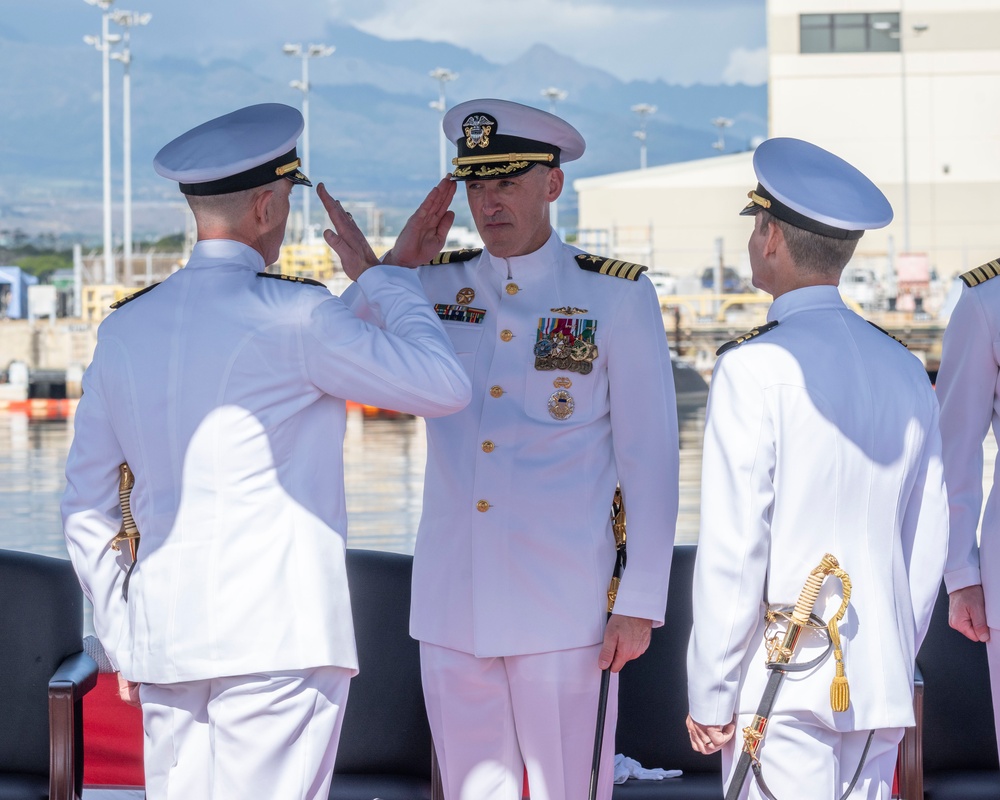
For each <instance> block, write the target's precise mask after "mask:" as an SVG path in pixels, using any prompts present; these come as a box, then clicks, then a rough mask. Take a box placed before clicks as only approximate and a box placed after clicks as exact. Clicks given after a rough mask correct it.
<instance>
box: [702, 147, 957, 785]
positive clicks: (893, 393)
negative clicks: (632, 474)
mask: <svg viewBox="0 0 1000 800" xmlns="http://www.w3.org/2000/svg"><path fill="white" fill-rule="evenodd" d="M765 144H766V143H765ZM763 146H764V145H762V147H763ZM817 149H818V148H817ZM823 152H825V151H823ZM771 154H776V155H779V156H782V158H780V161H781V162H783V164H788V163H792V162H793V161H794V158H793V157H787V158H785V157H784V156H785V153H783V152H782V151H781V150H776V151H773V152H772V153H771ZM764 155H765V156H766V155H767V153H765V154H764ZM826 155H827V156H829V155H830V154H826ZM824 158H825V157H824ZM755 166H758V165H757V164H756V162H755ZM781 168H782V169H784V168H786V167H785V166H782V167H781ZM823 171H825V170H823ZM758 176H759V177H761V179H762V183H763V182H764V177H763V176H762V175H761V172H760V171H759V170H758ZM779 182H780V181H779V180H775V181H774V183H775V184H777V183H779ZM774 188H775V192H774V194H777V193H778V192H777V187H774ZM830 191H831V193H833V192H835V191H836V189H835V188H831V190H830ZM876 191H877V190H876ZM760 193H761V187H760V186H758V190H757V200H755V202H759V198H760ZM751 196H752V197H753V196H754V195H751ZM776 205H777V203H772V208H773V207H774V206H776ZM775 215H776V216H777V214H775ZM883 224H884V223H883ZM869 227H874V226H869ZM768 321H769V323H776V324H773V325H770V326H768V327H765V328H761V329H755V331H753V332H751V333H752V335H750V336H748V337H747V338H746V339H745V340H743V339H741V340H737V342H740V343H739V344H738V346H732V347H730V348H728V349H727V348H723V349H722V350H720V353H721V354H720V357H719V359H718V361H717V362H716V366H715V371H714V374H713V377H712V382H711V388H710V392H709V399H708V408H707V413H706V422H705V440H704V449H703V472H702V502H701V531H700V535H699V546H698V557H697V563H696V568H695V578H694V602H693V607H694V627H693V631H692V637H691V642H690V647H689V651H688V695H689V702H690V713H691V716H692V717H693V718H694V720H696V721H697V722H699V723H701V724H703V725H725V724H727V723H729V722H730V721H732V720H733V719H734V715H736V716H737V718H736V723H737V725H736V735H735V737H734V738H733V740H731V741H730V742H729V744H728V745H727V746H726V747H725V748H724V749H723V761H724V774H725V775H727V776H729V777H727V778H726V781H727V783H728V781H729V778H730V777H731V776H732V770H733V767H734V766H735V761H736V759H737V758H738V757H739V752H740V750H741V748H742V744H743V736H742V730H743V727H744V726H745V725H747V724H748V723H749V721H750V719H751V717H752V716H753V715H754V714H755V713H756V711H757V706H758V704H759V702H760V700H761V697H762V695H763V694H764V689H765V685H766V683H767V680H768V677H769V675H770V671H769V670H767V669H765V662H766V661H767V649H766V646H765V644H766V643H765V640H764V638H765V624H764V614H765V610H766V609H767V608H768V606H770V607H771V608H782V607H785V608H786V609H787V610H791V607H792V606H794V605H795V603H796V600H797V599H798V597H799V594H800V592H801V591H802V588H803V585H804V584H805V581H806V578H807V577H808V575H809V572H810V570H812V569H813V568H814V567H815V566H816V565H818V564H819V563H820V560H821V559H822V557H823V555H824V554H825V553H831V554H832V555H834V556H835V557H836V558H837V559H838V560H839V561H840V564H841V566H842V567H843V569H844V570H846V572H847V573H848V575H849V576H850V579H851V581H852V583H853V594H852V595H851V598H850V605H849V607H848V610H847V614H846V616H845V618H844V619H843V620H842V621H841V623H840V636H841V640H842V644H843V655H844V665H845V668H846V675H847V678H848V681H849V685H850V706H849V708H848V709H847V710H846V711H842V712H835V711H833V710H832V708H831V699H830V687H831V683H832V680H833V678H834V674H835V662H834V659H833V658H832V657H828V658H826V659H825V660H823V661H822V662H821V663H820V664H819V665H818V666H816V667H815V668H814V669H811V670H808V671H806V672H802V673H789V674H788V675H787V676H786V677H785V679H784V681H783V683H782V684H781V687H780V691H779V692H778V695H777V700H776V704H775V706H774V709H773V711H772V715H771V717H770V722H769V724H768V727H767V729H766V732H765V736H764V738H763V742H762V744H761V745H760V749H759V750H758V752H757V755H758V756H759V757H760V759H761V762H762V765H763V774H764V779H765V780H766V781H767V783H768V784H769V785H770V788H771V790H772V791H773V792H774V794H775V796H776V797H778V798H782V797H802V796H808V797H810V798H817V799H818V798H831V800H832V799H833V798H840V797H841V795H842V794H843V793H844V791H845V790H846V788H847V786H848V784H849V783H850V780H851V778H852V776H853V775H854V772H855V769H856V768H857V766H858V764H859V761H860V759H861V751H862V748H863V746H864V742H865V740H866V739H867V736H868V732H869V731H870V730H877V735H876V736H875V738H874V740H873V743H872V747H871V751H870V752H869V754H868V758H867V762H866V764H865V770H864V771H863V772H862V774H861V780H860V781H859V784H858V786H857V787H856V789H855V794H852V795H851V796H852V797H858V796H860V797H868V798H876V797H881V796H882V795H880V794H879V792H880V791H882V789H881V788H880V787H884V785H885V784H891V776H892V769H893V766H894V763H895V747H896V744H897V743H898V741H899V738H901V736H902V728H903V727H905V726H909V725H912V724H913V707H912V684H913V663H914V656H915V653H916V650H917V647H918V646H919V643H920V641H921V639H922V637H923V635H924V633H925V632H926V629H927V625H928V623H929V620H930V614H931V610H932V608H933V604H934V601H935V598H936V595H937V591H938V586H939V583H940V579H941V574H942V570H943V566H944V559H945V555H946V546H947V533H946V532H947V499H946V495H945V490H944V484H943V479H942V465H941V440H940V433H939V428H938V406H937V401H936V399H935V396H934V393H933V391H932V388H931V385H930V382H929V380H928V378H927V374H926V372H925V371H924V369H923V367H922V365H921V364H920V362H919V361H918V360H917V359H916V358H914V357H913V356H912V355H911V354H909V353H908V352H907V351H906V349H905V347H903V346H902V345H901V344H900V343H898V342H897V341H894V340H893V339H892V338H890V337H889V336H888V335H886V334H885V333H883V332H881V331H879V330H877V329H876V328H875V327H874V326H872V325H870V324H868V323H867V322H865V320H863V319H861V318H860V317H859V316H858V315H857V314H855V313H854V312H852V311H850V310H849V309H848V308H847V307H846V306H845V305H844V302H843V301H842V299H841V298H840V295H839V293H838V290H837V288H836V287H835V286H823V285H816V286H806V287H803V288H798V289H793V290H791V291H787V292H785V293H783V294H780V295H779V296H778V297H777V298H776V299H775V301H774V303H773V304H772V306H771V308H770V310H769V312H768ZM737 342H734V343H733V344H734V345H735V344H737ZM840 600H841V586H840V584H839V582H838V581H837V580H835V579H828V580H827V581H826V583H824V585H823V590H822V592H821V593H820V595H819V599H818V602H817V603H816V608H815V613H816V614H818V615H819V616H820V617H822V619H823V620H824V621H828V620H829V619H830V618H831V616H833V615H834V613H835V612H836V611H837V609H838V607H839V604H840ZM771 632H772V633H773V630H772V631H771ZM827 641H828V639H827V638H826V636H825V635H821V634H820V633H818V632H815V631H807V632H806V633H805V634H804V635H803V638H802V641H801V644H800V652H798V653H797V655H796V656H795V658H794V659H793V660H794V661H798V662H805V661H808V660H809V659H811V658H813V657H815V656H817V655H819V654H820V653H821V652H822V650H823V649H824V648H825V647H826V644H827ZM885 729H888V730H885ZM855 732H859V733H855ZM742 796H743V797H747V796H749V797H754V798H756V797H760V796H761V795H760V794H759V789H758V787H757V786H756V784H755V783H754V781H753V779H752V778H751V779H750V780H748V781H747V782H746V784H744V787H743V795H742ZM885 796H886V797H887V795H885Z"/></svg>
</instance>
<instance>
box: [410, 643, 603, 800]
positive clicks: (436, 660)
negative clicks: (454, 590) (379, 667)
mask: <svg viewBox="0 0 1000 800" xmlns="http://www.w3.org/2000/svg"><path fill="white" fill-rule="evenodd" d="M600 651H601V646H600V645H593V646H592V647H581V648H576V649H573V650H562V651H557V652H552V653H538V654H533V655H522V656H505V657H495V658H477V657H476V656H473V655H470V654H469V653H462V652H459V651H457V650H449V649H448V648H445V647H438V646H436V645H432V644H427V643H426V642H421V643H420V672H421V675H422V677H423V685H424V699H425V703H426V706H427V716H428V719H429V720H430V726H431V733H432V734H433V736H434V746H435V750H436V752H437V757H438V761H439V762H440V765H441V777H442V781H443V783H444V795H445V800H520V798H521V788H522V784H523V776H524V770H525V769H527V772H528V785H529V787H530V790H531V800H582V798H586V797H587V792H588V789H589V786H590V771H591V765H592V762H593V756H594V731H595V728H596V724H597V700H598V695H599V693H600V683H601V671H600V669H598V667H597V656H598V654H599V653H600ZM617 719H618V676H617V675H616V674H613V675H612V676H611V684H610V690H609V692H608V710H607V717H606V722H605V727H604V739H603V745H602V749H601V769H600V780H599V785H598V793H597V796H598V798H599V800H610V798H611V789H612V787H613V785H614V746H615V724H616V722H617Z"/></svg>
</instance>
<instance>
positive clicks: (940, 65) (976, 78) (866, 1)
mask: <svg viewBox="0 0 1000 800" xmlns="http://www.w3.org/2000/svg"><path fill="white" fill-rule="evenodd" d="M767 27H768V50H769V127H770V135H771V136H795V137H798V138H802V139H807V140H809V141H812V142H815V143H816V144H819V145H821V146H822V147H825V148H827V149H829V150H831V151H833V152H834V153H837V154H838V155H841V156H843V157H844V158H846V159H847V160H848V161H850V162H852V163H854V164H855V165H856V166H857V167H859V168H860V169H861V170H862V171H864V172H865V173H866V174H868V175H869V176H870V177H871V178H872V179H873V180H874V181H875V182H876V183H877V184H878V185H879V186H880V187H881V188H882V189H883V191H885V193H886V194H887V196H888V197H889V200H890V201H891V202H892V205H893V209H894V210H895V219H894V221H893V223H892V224H891V225H890V226H889V227H888V228H886V229H884V230H882V231H873V232H869V233H867V234H865V236H864V237H863V238H862V239H861V242H860V244H859V248H858V256H859V259H861V260H866V261H867V263H869V264H877V263H879V262H884V263H885V264H886V265H887V270H888V269H891V266H892V265H896V271H897V272H898V271H901V267H900V265H901V264H906V265H907V269H909V270H911V271H912V270H913V269H914V265H916V270H917V271H919V265H920V264H921V263H924V264H926V266H927V267H928V268H930V269H932V270H936V271H937V273H938V274H939V275H940V276H941V277H942V278H948V277H950V276H952V275H955V274H957V273H959V272H961V271H964V270H966V269H969V268H971V267H973V266H976V265H978V264H980V263H982V262H985V261H988V260H990V259H992V258H996V257H997V256H998V255H1000V0H852V1H850V2H848V1H847V0H768V3H767ZM720 113H724V110H723V109H720ZM754 182H755V179H754V175H753V168H752V165H751V154H750V153H741V154H736V155H727V156H718V157H715V158H707V159H703V160H700V161H692V162H686V163H681V164H670V165H665V166H660V167H653V168H650V169H646V170H635V171H630V172H623V173H618V174H614V175H605V176H600V177H594V178H587V179H582V180H578V181H576V182H575V183H574V188H575V189H576V191H577V192H578V193H579V204H580V219H579V225H580V228H581V241H582V246H584V247H587V248H590V249H600V248H603V249H604V250H605V251H608V254H609V255H614V256H616V257H619V258H623V259H626V260H632V261H640V262H642V263H646V264H648V265H649V266H650V267H651V268H652V269H654V270H657V271H663V272H670V273H672V274H674V275H677V276H693V275H697V274H700V273H701V272H702V270H703V269H705V268H706V267H708V266H710V265H713V264H715V263H717V262H718V256H717V249H718V247H719V244H718V240H720V239H721V240H722V244H721V250H722V253H723V259H724V261H725V263H726V264H727V265H732V266H735V267H737V268H738V269H740V270H741V271H742V272H744V273H747V272H748V266H747V257H746V247H745V245H746V239H747V236H748V234H749V230H750V227H749V223H748V222H747V220H746V219H745V218H740V217H738V216H737V215H736V212H737V211H738V210H739V208H740V207H741V206H742V204H743V202H745V201H744V197H745V195H746V192H747V190H748V189H750V188H752V186H753V185H754ZM904 254H915V255H912V256H911V257H908V258H904V257H903V256H904Z"/></svg>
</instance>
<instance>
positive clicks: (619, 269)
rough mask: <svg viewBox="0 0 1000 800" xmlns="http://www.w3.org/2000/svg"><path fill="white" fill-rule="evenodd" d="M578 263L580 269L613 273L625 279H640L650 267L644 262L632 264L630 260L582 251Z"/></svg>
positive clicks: (603, 273)
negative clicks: (620, 259)
mask: <svg viewBox="0 0 1000 800" xmlns="http://www.w3.org/2000/svg"><path fill="white" fill-rule="evenodd" d="M576 263H577V264H578V265H579V267H580V269H585V270H587V271H588V272H597V273H600V274H601V275H611V276H612V277H614V278H625V280H629V281H637V280H639V276H640V275H642V273H644V272H645V271H646V270H647V269H649V267H644V266H643V265H642V264H631V263H629V262H628V261H619V260H618V259H615V258H604V256H594V255H591V254H590V253H580V254H579V255H578V256H576Z"/></svg>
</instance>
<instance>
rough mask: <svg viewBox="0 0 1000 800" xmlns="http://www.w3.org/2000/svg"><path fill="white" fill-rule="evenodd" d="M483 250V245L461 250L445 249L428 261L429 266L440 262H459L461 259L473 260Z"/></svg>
mask: <svg viewBox="0 0 1000 800" xmlns="http://www.w3.org/2000/svg"><path fill="white" fill-rule="evenodd" d="M481 252H483V248H481V247H465V248H463V249H461V250H445V251H444V252H441V253H438V254H437V255H436V256H434V258H432V259H431V260H430V261H429V262H427V263H428V266H437V265H438V264H457V263H459V262H460V261H471V260H472V259H474V258H475V257H476V256H478V255H479V254H480V253H481Z"/></svg>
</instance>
